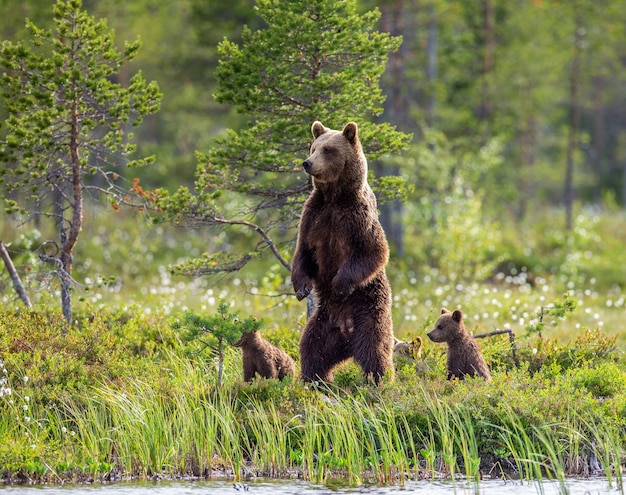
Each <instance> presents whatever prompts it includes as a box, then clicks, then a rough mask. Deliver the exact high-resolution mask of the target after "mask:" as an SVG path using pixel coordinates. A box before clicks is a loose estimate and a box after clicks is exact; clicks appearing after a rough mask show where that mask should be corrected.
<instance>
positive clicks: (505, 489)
mask: <svg viewBox="0 0 626 495" xmlns="http://www.w3.org/2000/svg"><path fill="white" fill-rule="evenodd" d="M391 493H402V494H406V495H410V494H419V495H449V494H459V495H465V494H468V495H478V494H480V495H528V494H545V495H553V494H554V495H557V494H558V495H561V494H568V495H609V494H611V495H616V494H621V493H622V492H621V491H620V490H619V488H617V487H616V486H615V483H614V484H613V488H610V487H609V485H608V482H607V480H606V479H605V478H589V479H572V480H567V481H566V482H565V484H564V486H561V485H560V484H559V483H558V482H554V481H543V482H542V484H541V485H540V484H538V483H527V482H520V481H506V482H504V481H483V482H481V483H480V484H478V485H467V484H465V483H462V482H457V483H452V482H449V481H445V482H444V481H442V482H435V481H407V482H406V483H405V484H404V485H403V486H372V485H369V486H358V487H348V486H345V485H342V484H340V483H332V484H329V485H318V484H314V483H307V482H301V481H273V480H272V481H246V482H245V483H233V482H232V481H158V482H143V483H137V482H120V483H111V484H100V483H97V484H92V485H65V486H16V485H11V486H2V485H0V495H216V494H220V495H221V494H231V495H325V494H329V495H330V494H332V495H343V494H345V495H349V494H368V495H385V494H391Z"/></svg>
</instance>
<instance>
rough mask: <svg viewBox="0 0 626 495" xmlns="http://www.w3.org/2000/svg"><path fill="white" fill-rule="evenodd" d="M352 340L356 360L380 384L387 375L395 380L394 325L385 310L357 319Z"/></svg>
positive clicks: (360, 316) (363, 315)
mask: <svg viewBox="0 0 626 495" xmlns="http://www.w3.org/2000/svg"><path fill="white" fill-rule="evenodd" d="M354 321H355V325H354V329H355V330H354V332H353V338H352V342H351V344H352V352H353V356H354V360H355V361H356V362H357V363H358V364H359V366H361V369H362V370H363V373H365V375H366V376H367V377H368V378H370V379H373V380H374V382H375V383H376V384H378V383H379V382H380V380H381V378H383V377H384V376H385V375H386V374H390V375H391V378H393V345H394V340H393V323H392V321H391V315H389V314H387V312H385V311H384V310H383V311H381V312H379V313H377V312H373V313H369V314H360V315H359V316H358V317H357V318H355V320H354Z"/></svg>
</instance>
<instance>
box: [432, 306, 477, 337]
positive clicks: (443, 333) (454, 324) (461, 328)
mask: <svg viewBox="0 0 626 495" xmlns="http://www.w3.org/2000/svg"><path fill="white" fill-rule="evenodd" d="M426 335H428V338H430V340H432V341H433V342H453V341H455V340H457V339H459V338H463V337H466V336H468V335H469V334H468V333H467V329H466V328H465V325H464V324H463V313H461V310H460V309H455V310H454V311H449V310H447V309H446V308H441V316H440V317H439V319H438V320H437V323H435V328H433V330H432V331H430V332H428V333H427V334H426Z"/></svg>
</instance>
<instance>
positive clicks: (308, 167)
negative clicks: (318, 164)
mask: <svg viewBox="0 0 626 495" xmlns="http://www.w3.org/2000/svg"><path fill="white" fill-rule="evenodd" d="M302 166H303V167H304V171H305V172H307V173H308V172H309V170H311V167H312V166H313V164H312V163H311V161H310V160H304V161H303V162H302Z"/></svg>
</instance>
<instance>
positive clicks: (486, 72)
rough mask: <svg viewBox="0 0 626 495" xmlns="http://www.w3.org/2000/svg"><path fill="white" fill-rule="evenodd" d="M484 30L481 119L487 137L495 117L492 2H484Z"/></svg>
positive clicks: (494, 45)
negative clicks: (492, 75)
mask: <svg viewBox="0 0 626 495" xmlns="http://www.w3.org/2000/svg"><path fill="white" fill-rule="evenodd" d="M483 13H484V30H485V48H484V49H485V51H484V54H483V80H482V98H481V108H480V119H481V120H482V121H483V123H485V124H486V125H485V129H484V133H485V136H488V135H489V127H490V125H491V119H492V115H493V102H492V100H491V81H490V79H491V74H492V72H493V67H494V54H495V50H496V37H495V12H494V7H493V2H492V0H484V3H483Z"/></svg>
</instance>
